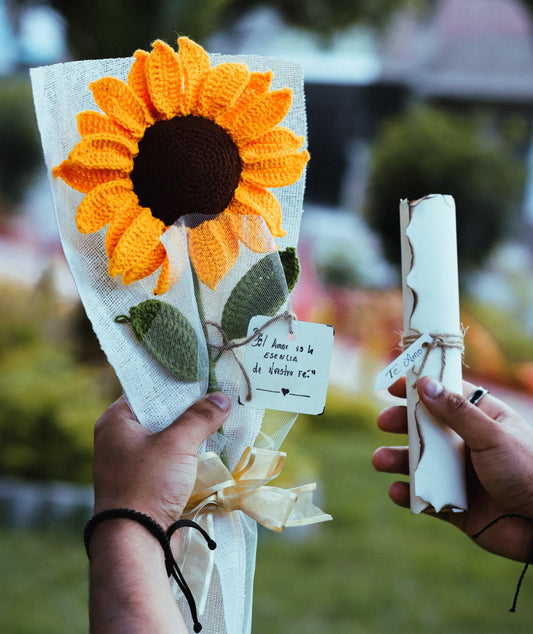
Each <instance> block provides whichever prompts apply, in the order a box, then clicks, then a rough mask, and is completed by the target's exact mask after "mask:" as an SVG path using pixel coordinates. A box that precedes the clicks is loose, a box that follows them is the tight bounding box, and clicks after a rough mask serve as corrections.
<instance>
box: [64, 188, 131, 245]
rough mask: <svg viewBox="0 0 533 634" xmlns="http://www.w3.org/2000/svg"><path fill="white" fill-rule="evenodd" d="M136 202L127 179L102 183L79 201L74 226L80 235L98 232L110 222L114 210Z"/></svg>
mask: <svg viewBox="0 0 533 634" xmlns="http://www.w3.org/2000/svg"><path fill="white" fill-rule="evenodd" d="M136 200H137V197H136V196H135V194H134V193H133V186H132V183H131V181H130V180H129V179H128V180H116V181H109V182H106V183H102V184H101V185H98V186H97V187H95V188H94V189H92V190H91V191H90V192H89V193H88V194H87V196H85V198H84V199H83V200H82V201H81V204H80V206H79V207H78V211H77V212H76V226H77V227H78V230H79V231H81V233H94V232H95V231H99V230H100V229H102V228H103V227H105V226H106V225H107V223H108V222H109V221H110V220H111V218H112V217H113V214H114V213H115V210H116V209H118V208H120V207H122V206H124V205H131V204H133V203H135V202H136Z"/></svg>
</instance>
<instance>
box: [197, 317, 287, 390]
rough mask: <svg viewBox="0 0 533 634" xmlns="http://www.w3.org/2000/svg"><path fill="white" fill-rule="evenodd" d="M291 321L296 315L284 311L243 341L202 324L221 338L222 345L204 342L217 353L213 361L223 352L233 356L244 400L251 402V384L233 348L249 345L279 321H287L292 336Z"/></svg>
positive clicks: (220, 327) (213, 323) (221, 329)
mask: <svg viewBox="0 0 533 634" xmlns="http://www.w3.org/2000/svg"><path fill="white" fill-rule="evenodd" d="M293 319H296V315H295V314H294V313H292V312H291V311H290V310H285V311H284V312H283V313H280V314H279V315H275V316H274V317H272V319H269V320H268V321H266V322H265V323H264V324H263V325H262V326H261V328H258V329H257V330H256V331H255V332H254V333H253V334H251V335H250V336H249V337H246V339H244V341H234V340H233V339H230V338H229V337H228V335H227V334H226V332H225V330H224V329H223V328H222V326H221V325H220V324H217V323H216V322H214V321H204V324H205V325H206V326H213V327H214V328H215V329H216V330H217V331H218V332H219V334H220V335H221V337H222V344H217V343H211V342H209V341H207V342H206V343H207V346H208V347H209V348H212V349H215V350H216V351H217V356H216V358H215V361H216V360H217V359H218V358H220V356H221V355H222V354H223V353H224V352H227V351H230V352H231V353H232V354H233V358H234V359H235V362H236V363H237V365H238V366H239V368H240V370H241V372H242V376H243V378H244V381H245V383H246V400H247V401H251V400H252V383H251V381H250V377H249V376H248V372H246V368H245V367H244V365H243V364H242V362H241V361H240V359H239V358H238V357H237V355H236V354H235V348H240V347H241V346H245V345H246V344H247V343H250V341H253V340H254V339H255V338H256V337H257V336H258V335H259V334H260V333H262V332H263V331H264V330H266V329H267V328H268V327H269V326H271V325H272V324H274V323H276V322H278V321H281V320H287V321H288V322H289V334H290V335H292V334H293V330H292V321H293Z"/></svg>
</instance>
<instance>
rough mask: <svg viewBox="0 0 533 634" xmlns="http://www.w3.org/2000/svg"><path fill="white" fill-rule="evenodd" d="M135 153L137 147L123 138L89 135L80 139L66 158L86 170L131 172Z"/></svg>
mask: <svg viewBox="0 0 533 634" xmlns="http://www.w3.org/2000/svg"><path fill="white" fill-rule="evenodd" d="M137 152H138V148H137V145H136V144H135V143H133V142H131V141H128V140H127V139H125V138H122V137H119V136H112V135H110V134H105V133H104V134H91V135H89V136H86V137H83V138H82V139H81V141H80V142H79V143H78V144H77V145H76V146H75V147H74V149H73V150H72V152H71V153H70V154H69V157H68V158H69V160H70V161H71V162H72V163H75V164H76V165H79V166H80V167H85V168H88V169H107V170H116V171H119V172H131V170H132V169H133V157H134V156H135V155H136V154H137Z"/></svg>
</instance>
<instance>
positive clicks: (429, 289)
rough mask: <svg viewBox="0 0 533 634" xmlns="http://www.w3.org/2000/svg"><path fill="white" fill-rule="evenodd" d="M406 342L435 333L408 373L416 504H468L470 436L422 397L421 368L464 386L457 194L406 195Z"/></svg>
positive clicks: (445, 506) (415, 510) (456, 506)
mask: <svg viewBox="0 0 533 634" xmlns="http://www.w3.org/2000/svg"><path fill="white" fill-rule="evenodd" d="M400 224H401V245H402V287H403V310H404V343H407V344H408V343H412V342H413V341H414V340H415V339H416V338H418V337H419V336H421V335H423V334H430V335H431V342H430V343H429V344H427V343H426V344H424V350H425V352H424V355H421V356H420V359H419V361H418V362H417V363H416V364H415V366H414V367H413V368H412V369H410V370H409V371H408V373H407V377H406V380H407V416H408V434H409V470H410V489H411V510H412V511H413V513H420V512H421V511H424V510H426V509H433V510H435V511H437V512H438V511H440V510H442V509H451V510H454V511H461V510H466V508H467V500H466V481H465V465H464V443H463V441H462V439H461V438H460V437H459V436H458V435H457V434H456V433H455V432H453V431H452V430H451V429H449V428H448V427H447V426H445V425H443V424H441V423H439V421H437V420H435V419H434V418H433V417H432V416H431V415H430V414H429V412H428V411H427V410H426V408H425V407H424V405H423V404H422V403H421V402H420V401H419V398H418V393H417V390H416V385H417V381H418V379H419V378H420V377H421V376H426V375H431V376H433V377H435V378H437V379H440V380H441V381H442V383H443V384H444V385H445V386H446V387H447V388H449V389H451V390H453V391H455V392H458V393H461V392H462V354H463V348H462V331H461V324H460V316H459V284H458V270H457V238H456V224H455V202H454V200H453V198H452V197H451V196H442V195H431V196H426V197H425V198H421V199H420V200H417V201H415V202H409V201H406V200H403V201H401V203H400Z"/></svg>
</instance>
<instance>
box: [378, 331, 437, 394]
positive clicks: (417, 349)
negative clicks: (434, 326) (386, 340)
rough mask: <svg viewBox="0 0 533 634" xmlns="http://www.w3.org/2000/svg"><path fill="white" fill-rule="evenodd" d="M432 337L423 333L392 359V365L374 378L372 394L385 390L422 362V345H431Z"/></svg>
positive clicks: (423, 353) (423, 352)
mask: <svg viewBox="0 0 533 634" xmlns="http://www.w3.org/2000/svg"><path fill="white" fill-rule="evenodd" d="M432 341H433V337H432V336H431V335H430V334H429V333H425V334H423V335H422V336H420V337H418V339H417V340H416V341H415V342H414V343H413V344H411V345H410V346H409V347H408V348H407V349H406V350H404V351H403V352H402V354H401V355H400V356H399V357H397V358H396V359H394V361H393V362H392V363H389V365H388V366H387V367H386V368H385V369H384V370H382V371H381V372H380V373H379V374H378V375H377V377H376V383H375V385H374V392H377V391H378V390H386V389H387V388H389V387H390V386H391V385H392V384H393V383H396V381H397V380H398V379H401V377H402V376H405V374H407V372H408V371H409V370H410V369H411V368H412V367H413V366H414V365H416V364H417V363H419V362H420V361H422V359H423V358H424V355H425V353H426V351H425V350H424V344H426V343H431V342H432Z"/></svg>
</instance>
